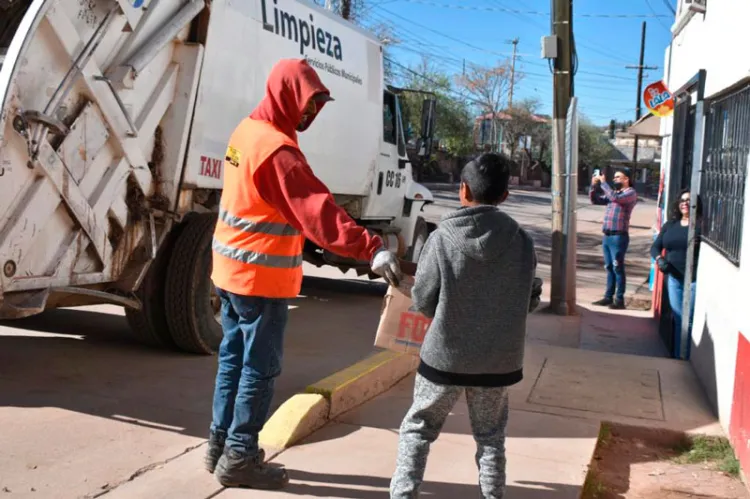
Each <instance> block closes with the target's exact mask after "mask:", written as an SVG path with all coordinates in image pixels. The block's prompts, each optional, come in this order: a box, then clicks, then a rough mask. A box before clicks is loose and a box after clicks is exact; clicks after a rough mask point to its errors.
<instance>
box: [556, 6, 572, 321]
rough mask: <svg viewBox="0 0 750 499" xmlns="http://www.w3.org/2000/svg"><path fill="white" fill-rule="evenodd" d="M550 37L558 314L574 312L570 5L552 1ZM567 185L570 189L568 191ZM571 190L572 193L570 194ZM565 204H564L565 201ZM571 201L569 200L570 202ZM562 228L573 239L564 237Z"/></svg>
mask: <svg viewBox="0 0 750 499" xmlns="http://www.w3.org/2000/svg"><path fill="white" fill-rule="evenodd" d="M552 7H553V8H552V34H553V35H555V36H556V37H557V57H556V58H555V66H554V69H555V72H554V78H553V96H554V103H553V127H552V143H553V146H552V147H553V151H552V283H551V288H550V309H551V310H552V311H553V312H555V313H557V314H559V315H570V314H573V313H575V309H576V306H575V303H576V298H575V294H576V293H575V291H576V289H575V287H576V239H575V233H576V228H575V217H574V216H572V215H571V217H570V221H571V224H568V226H567V227H564V224H565V222H564V221H565V215H566V214H565V212H564V208H565V206H568V207H569V209H570V210H573V211H574V210H575V205H576V201H577V197H578V196H577V189H576V186H577V183H572V182H570V183H569V182H567V179H566V177H565V160H566V150H565V128H566V121H567V114H568V108H569V107H570V101H571V98H572V96H573V46H572V40H573V25H572V18H573V2H572V0H552ZM568 186H571V187H572V189H568ZM571 190H572V192H570V191H571ZM566 198H567V199H568V202H567V203H566V202H565V199H566ZM571 200H572V201H571ZM564 229H567V231H568V234H570V235H573V237H565V234H564V232H563V231H564Z"/></svg>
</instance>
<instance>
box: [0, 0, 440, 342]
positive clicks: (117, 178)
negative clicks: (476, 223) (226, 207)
mask: <svg viewBox="0 0 750 499" xmlns="http://www.w3.org/2000/svg"><path fill="white" fill-rule="evenodd" d="M294 57H296V58H305V59H307V60H308V62H309V63H310V64H311V65H312V66H313V67H315V68H316V69H317V71H318V73H319V74H320V76H321V79H322V80H323V82H324V84H325V85H326V86H327V87H328V88H329V89H330V91H331V94H332V96H333V97H334V98H335V99H336V101H335V102H333V103H331V104H329V105H328V106H326V108H325V110H324V111H323V112H322V113H321V115H320V116H319V117H318V118H317V120H316V122H315V124H314V126H313V127H311V129H310V130H309V131H307V132H305V133H304V134H301V135H300V139H299V140H300V146H301V149H302V151H303V152H304V154H305V155H306V157H307V158H308V160H309V163H310V165H311V166H312V168H313V170H314V171H315V173H316V174H317V175H318V176H319V177H320V178H321V179H322V180H323V182H325V183H326V185H327V186H328V187H329V188H330V190H331V192H332V193H333V194H334V197H335V199H336V201H337V203H338V204H339V205H340V206H342V207H344V208H345V209H346V210H347V212H348V213H349V214H350V215H351V216H352V217H353V218H354V219H356V220H357V221H358V222H359V223H361V224H362V225H364V226H366V227H368V228H369V229H370V230H371V231H373V232H376V233H379V234H380V235H381V236H382V237H383V239H384V240H385V242H386V245H387V247H388V248H390V249H392V250H393V251H395V252H397V253H398V254H399V255H400V256H403V257H406V258H409V259H411V260H412V261H416V259H417V258H418V257H419V253H420V251H421V248H422V245H423V244H424V242H425V240H426V238H427V235H428V232H429V230H430V229H431V227H430V225H429V224H428V223H427V222H426V221H425V220H424V219H423V218H422V217H420V212H421V209H422V208H423V206H424V205H425V204H426V203H429V202H431V201H432V195H431V194H430V192H429V191H428V190H427V189H426V188H424V187H423V186H421V185H419V184H418V183H416V182H415V181H414V180H413V176H412V165H411V164H410V162H409V159H408V157H407V155H406V141H405V137H404V126H403V122H402V116H401V108H400V105H399V102H400V100H399V92H398V91H397V90H395V89H393V88H390V87H388V86H386V85H385V83H384V78H383V47H382V45H381V44H380V42H379V41H378V40H377V39H376V38H374V37H373V36H372V35H370V34H368V33H367V32H365V31H363V30H361V29H359V28H358V27H356V26H354V25H352V24H350V23H348V22H347V21H344V20H343V19H341V18H339V17H337V16H335V15H333V14H332V13H330V12H328V11H326V10H324V9H322V8H319V7H317V6H316V5H314V4H312V3H308V2H306V1H303V0H244V1H232V0H213V1H210V2H208V1H205V0H33V1H29V0H0V104H1V105H2V107H1V108H0V266H2V272H0V318H2V319H14V318H21V317H27V316H30V315H33V314H37V313H40V312H42V311H43V310H45V309H47V308H54V307H71V306H81V305H90V304H100V303H113V304H118V305H122V306H124V307H125V308H126V316H127V319H128V321H129V323H130V325H131V327H132V330H133V333H134V334H135V335H137V336H138V337H139V338H140V339H142V340H143V341H146V342H149V343H152V344H156V345H164V346H172V347H176V348H178V349H181V350H184V351H188V352H195V353H202V354H208V353H212V352H214V351H216V349H217V348H218V345H219V342H220V340H221V336H222V334H221V327H220V324H219V320H218V318H219V303H218V299H217V297H216V295H215V291H214V288H213V286H212V284H211V281H210V269H211V239H212V234H213V228H214V225H215V222H216V216H217V215H216V214H217V211H218V202H219V198H220V195H221V188H222V176H223V168H224V157H225V152H226V144H227V141H228V139H229V136H230V135H231V133H232V131H233V130H234V128H235V126H236V125H237V124H238V123H239V122H240V121H241V120H242V119H243V118H244V117H245V116H246V115H248V114H249V113H250V112H251V111H252V110H253V108H254V107H255V106H256V105H257V104H258V102H260V100H261V98H262V97H263V95H264V87H265V81H266V77H267V75H268V73H269V71H270V69H271V67H272V66H273V65H274V64H275V63H276V62H277V61H278V60H279V59H282V58H294ZM423 110H424V112H423V123H424V126H423V130H422V137H421V140H422V143H424V144H431V135H432V129H433V128H434V101H433V102H430V101H429V99H428V101H426V102H425V106H424V107H423ZM428 149H429V148H428ZM422 150H423V151H424V150H425V148H424V147H423V148H422ZM305 260H306V261H308V262H310V263H312V264H314V265H318V266H321V265H333V266H336V267H339V268H341V269H342V270H344V271H347V270H350V269H355V270H357V271H358V272H359V273H360V274H363V273H365V272H367V270H368V267H367V262H356V261H350V260H346V259H344V258H341V257H339V256H336V255H334V254H331V253H329V252H327V251H324V250H322V249H321V248H318V247H316V246H314V245H313V244H312V243H310V242H309V241H308V242H307V243H306V245H305Z"/></svg>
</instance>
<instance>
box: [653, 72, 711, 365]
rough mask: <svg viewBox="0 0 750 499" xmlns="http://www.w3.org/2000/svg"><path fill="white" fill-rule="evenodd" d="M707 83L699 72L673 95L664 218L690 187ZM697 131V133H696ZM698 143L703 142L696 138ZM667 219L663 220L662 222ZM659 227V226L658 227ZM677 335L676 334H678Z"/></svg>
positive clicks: (665, 310) (662, 296)
mask: <svg viewBox="0 0 750 499" xmlns="http://www.w3.org/2000/svg"><path fill="white" fill-rule="evenodd" d="M705 81H706V72H705V71H704V70H701V71H699V72H698V73H697V74H696V75H695V76H694V77H693V78H692V79H691V80H690V81H688V82H687V83H686V84H685V85H684V86H683V87H682V88H680V89H679V90H677V91H676V92H674V95H675V110H674V115H673V128H672V155H671V162H670V165H669V177H668V184H667V185H665V186H664V188H663V189H664V190H665V191H666V194H667V195H666V200H665V199H664V196H661V197H660V199H661V200H662V205H661V206H659V210H662V209H664V208H666V209H665V212H666V217H669V205H671V203H672V201H673V200H674V199H675V198H676V197H677V196H678V195H679V193H680V191H681V190H682V189H687V188H689V187H690V181H691V177H692V174H693V154H694V150H695V144H696V114H697V113H696V104H697V103H700V102H702V101H703V91H704V87H705ZM699 132H700V130H699ZM697 140H699V141H700V140H702V137H698V138H697ZM666 221H667V219H665V220H663V222H662V223H665V222H666ZM659 228H661V227H659ZM656 275H657V278H656V280H655V283H654V288H655V293H654V297H655V299H654V302H653V306H654V311H655V316H656V317H657V319H658V321H659V336H661V339H662V341H663V342H664V346H665V347H666V348H667V351H668V352H670V353H673V350H674V344H675V341H674V338H675V336H674V335H675V331H674V328H673V323H672V308H671V306H670V303H669V294H668V293H667V282H666V279H664V276H663V275H662V274H661V273H660V272H657V273H656ZM678 334H679V333H678Z"/></svg>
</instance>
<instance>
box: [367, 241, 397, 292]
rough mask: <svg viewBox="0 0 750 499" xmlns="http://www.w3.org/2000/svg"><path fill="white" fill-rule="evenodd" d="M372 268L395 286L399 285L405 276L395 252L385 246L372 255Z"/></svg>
mask: <svg viewBox="0 0 750 499" xmlns="http://www.w3.org/2000/svg"><path fill="white" fill-rule="evenodd" d="M370 269H371V270H372V272H373V273H374V274H376V275H379V276H380V277H382V278H384V279H385V280H386V281H387V282H388V284H390V285H391V286H393V287H394V288H396V287H398V285H399V283H400V282H401V278H402V277H403V272H401V266H400V265H399V263H398V258H397V257H396V255H395V254H393V253H392V252H390V251H388V250H387V249H385V248H381V249H379V250H378V251H377V253H375V256H373V257H372V263H371V264H370Z"/></svg>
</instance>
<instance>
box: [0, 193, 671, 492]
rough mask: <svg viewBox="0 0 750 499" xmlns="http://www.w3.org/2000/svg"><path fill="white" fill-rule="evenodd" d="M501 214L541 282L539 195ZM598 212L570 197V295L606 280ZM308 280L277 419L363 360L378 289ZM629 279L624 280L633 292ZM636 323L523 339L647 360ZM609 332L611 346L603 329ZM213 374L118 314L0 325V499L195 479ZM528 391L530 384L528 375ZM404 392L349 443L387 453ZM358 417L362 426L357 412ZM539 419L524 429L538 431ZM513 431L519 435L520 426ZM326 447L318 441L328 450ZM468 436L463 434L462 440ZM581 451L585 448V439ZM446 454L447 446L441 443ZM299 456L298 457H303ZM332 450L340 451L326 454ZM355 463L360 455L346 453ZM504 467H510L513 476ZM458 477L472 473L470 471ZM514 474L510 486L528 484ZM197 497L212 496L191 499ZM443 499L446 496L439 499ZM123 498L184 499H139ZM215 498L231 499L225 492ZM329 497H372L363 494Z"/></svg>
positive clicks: (517, 196) (520, 197)
mask: <svg viewBox="0 0 750 499" xmlns="http://www.w3.org/2000/svg"><path fill="white" fill-rule="evenodd" d="M437 194H438V196H439V197H438V203H436V205H434V206H431V207H429V209H428V210H427V213H428V216H429V217H431V218H435V217H439V216H440V215H441V214H442V213H445V212H446V211H448V210H451V209H453V208H455V207H456V206H457V202H456V199H455V195H454V194H452V193H450V192H438V193H437ZM504 209H505V210H506V211H508V213H510V214H511V215H513V216H514V217H516V218H517V219H518V220H519V221H520V222H521V223H522V224H523V225H524V227H526V228H527V229H528V230H529V231H530V232H531V233H532V234H533V236H534V238H535V240H536V241H537V244H538V251H539V254H540V258H541V261H542V266H541V268H540V275H542V276H544V277H545V279H548V277H547V274H546V273H547V272H548V270H547V269H548V261H549V259H548V255H549V248H548V246H549V231H548V227H549V219H550V213H549V211H550V209H549V194H548V193H543V192H528V191H514V192H513V193H512V195H511V197H510V199H509V201H508V202H507V204H506V205H505V206H504ZM602 213H603V210H602V209H601V208H596V207H590V206H589V205H588V202H587V199H586V198H580V200H579V211H578V215H579V220H580V222H579V245H580V253H579V254H580V257H579V262H580V265H581V272H580V273H579V286H580V289H586V288H587V287H588V288H592V287H593V288H596V289H598V288H600V287H601V285H602V282H603V281H602V275H603V274H602V271H601V261H600V260H599V258H600V257H599V252H598V249H597V244H598V234H597V229H598V223H599V221H600V219H601V216H602ZM652 214H653V206H652V204H651V203H647V202H646V203H642V204H639V206H638V208H637V209H636V214H635V216H634V232H635V236H634V244H633V250H631V255H633V256H632V258H631V259H630V260H631V261H632V262H640V261H642V255H641V256H639V255H638V253H640V252H642V251H641V250H643V248H644V247H647V245H646V240H647V239H649V238H650V236H649V234H650V233H649V230H648V226H649V225H650V223H649V222H648V221H650V220H651V218H652ZM637 265H638V264H637V263H636V265H634V267H635V268H636V269H638V268H639V267H637ZM638 272H640V271H638ZM306 273H307V275H308V276H318V278H317V279H316V278H313V279H308V280H307V282H306V285H305V288H304V290H303V295H302V296H301V297H300V298H299V299H297V300H295V301H294V303H293V304H292V310H291V312H290V325H289V328H288V337H287V339H286V345H285V348H286V359H285V371H284V373H283V375H282V377H281V378H280V380H279V382H278V384H277V390H278V391H277V396H276V399H275V401H274V407H277V406H278V405H280V404H281V403H282V402H283V401H284V400H286V398H288V397H289V396H291V395H292V394H294V393H296V392H298V391H300V390H302V389H303V388H304V387H305V386H306V385H308V384H309V383H311V382H314V381H316V380H318V379H321V378H323V377H325V376H327V375H329V374H331V373H333V372H335V371H337V370H339V369H341V368H344V367H346V366H348V365H351V364H352V363H354V362H356V361H357V360H360V359H362V358H364V357H365V356H367V355H368V354H369V353H370V352H371V351H372V342H373V336H374V331H375V328H376V325H377V320H378V315H379V312H380V306H381V298H380V297H381V296H382V292H383V286H382V285H381V284H378V283H365V282H361V281H362V279H354V280H355V281H357V282H351V281H350V278H351V277H353V276H341V274H340V273H339V272H338V271H336V270H332V269H312V268H307V267H306ZM637 275H638V279H640V280H642V278H643V277H645V275H646V274H645V272H640V273H639V274H637ZM342 277H343V278H342ZM330 278H333V279H330ZM638 279H632V281H631V282H634V283H637V281H638ZM641 315H642V319H640V320H642V321H644V322H643V323H642V324H643V325H642V326H632V327H629V334H632V333H633V332H634V331H635V334H639V335H640V336H641V337H642V338H643V341H640V340H639V341H640V342H636V343H633V342H632V341H630V340H628V342H626V343H623V342H618V341H614V340H613V342H611V343H612V344H605V343H606V342H604V343H603V342H602V337H601V336H600V335H599V333H598V332H597V331H599V332H600V331H601V327H602V325H604V326H603V327H604V328H605V329H607V324H609V325H611V324H612V316H611V315H609V314H606V313H597V312H591V311H587V312H585V314H584V315H583V316H581V317H577V318H563V319H560V318H553V317H551V316H545V315H539V314H535V316H533V318H532V321H531V323H530V326H529V335H530V341H532V342H534V343H537V344H539V345H541V346H544V345H546V346H547V347H550V346H570V347H573V348H583V349H593V350H597V349H598V350H610V351H621V350H623V349H624V350H628V349H631V350H634V351H633V352H632V353H644V352H646V353H648V354H653V351H654V350H655V349H658V344H657V345H656V346H654V345H653V342H654V332H653V328H652V327H650V326H649V324H650V322H649V321H648V319H647V317H646V316H647V314H643V313H642V314H641ZM597 321H598V323H597ZM630 324H631V325H632V324H636V323H632V322H631V323H630ZM639 327H640V328H641V332H640V333H639V332H638V328H639ZM587 328H588V329H587ZM587 331H588V332H587ZM607 334H608V336H609V337H612V336H613V333H612V331H611V327H610V328H609V329H608V333H607ZM605 336H606V335H605ZM614 336H615V337H616V338H617V337H618V336H619V337H624V335H617V334H616V335H614ZM592 345H593V348H592ZM633 345H635V346H633ZM643 345H646V346H643ZM656 355H658V353H656ZM534 358H535V359H537V360H534V361H533V362H534V363H535V364H534V365H537V366H538V367H536V368H535V369H541V366H542V364H540V363H539V362H543V361H542V360H539V359H540V358H538V357H534ZM215 362H216V361H215V358H212V357H195V356H188V355H182V354H176V353H168V352H164V351H157V350H152V349H148V348H145V347H142V346H140V345H138V344H137V343H135V342H134V341H133V340H132V339H131V338H130V337H129V333H128V330H127V326H126V324H125V321H124V317H123V314H122V310H121V309H120V308H118V307H112V306H98V307H86V308H83V309H77V310H58V311H52V312H49V313H46V314H44V315H42V316H39V317H34V318H30V319H26V320H22V321H16V322H7V323H3V324H2V325H0V366H2V368H0V440H1V441H2V448H3V452H2V454H0V491H2V492H4V494H0V497H14V498H15V497H19V498H21V497H36V498H39V497H41V498H45V499H48V498H49V499H51V498H58V497H59V498H77V497H87V498H90V497H97V496H99V495H102V494H105V493H107V494H108V495H109V494H113V493H114V492H115V491H117V490H121V491H122V493H124V492H126V491H127V490H128V489H127V488H122V487H123V485H124V484H129V483H131V482H132V483H133V484H134V485H132V486H135V483H136V482H138V483H143V482H141V480H143V479H144V478H145V477H148V476H150V473H152V470H154V469H161V468H162V466H164V465H169V463H172V462H173V461H174V462H175V463H178V462H179V463H183V466H184V463H185V462H188V463H192V464H190V465H189V466H188V467H189V468H190V469H182V470H181V473H183V474H185V473H187V474H190V473H192V472H193V471H195V468H196V467H197V466H198V464H197V462H198V461H199V459H198V457H196V456H197V455H199V454H200V453H201V452H202V449H199V448H198V449H196V447H198V446H200V445H201V444H202V443H203V442H204V438H205V435H206V430H207V426H208V423H209V420H210V400H211V394H212V389H213V386H212V385H213V377H214V372H215ZM529 379H530V380H533V377H531V376H530V377H529ZM404 390H405V391H401V392H396V393H401V394H402V396H401V399H402V402H401V403H400V405H396V406H393V407H390V406H387V405H386V406H385V407H384V406H382V404H383V402H378V403H379V404H381V405H380V406H379V407H380V408H379V409H378V411H381V412H383V411H385V413H391V414H392V416H391V417H390V419H389V421H390V422H389V423H388V426H387V430H386V434H387V437H386V436H385V435H383V434H381V432H382V431H383V430H382V429H381V430H368V431H367V432H364V433H361V432H360V433H358V434H359V435H363V436H365V440H366V441H377V440H381V439H383V438H387V439H389V440H388V441H391V443H392V441H393V438H394V436H393V431H394V428H395V426H394V425H396V424H397V420H398V419H399V418H400V416H399V414H401V413H402V412H403V410H404V409H405V406H403V400H406V399H408V387H406V388H405V389H404ZM394 400H395V399H394ZM358 414H363V417H366V416H367V414H366V413H363V412H362V411H361V410H360V412H358ZM543 419H544V418H542V419H541V420H540V421H538V422H537V423H535V424H540V425H547V424H549V423H548V422H545V421H544V420H543ZM553 419H554V418H553ZM350 423H351V421H350ZM363 424H364V423H363ZM368 424H369V423H368ZM373 424H375V423H373ZM378 424H380V423H378ZM462 424H464V423H462ZM514 424H521V425H522V426H523V423H522V422H517V423H514ZM566 424H567V423H566ZM375 426H378V425H377V424H376V425H375ZM519 428H520V427H519ZM576 428H578V429H576ZM592 428H593V427H592V426H591V425H590V424H589V423H585V424H583V426H582V427H580V428H579V427H575V425H574V428H572V429H571V430H569V431H571V432H574V433H575V432H579V433H580V432H584V433H585V434H586V436H587V438H592V437H591V433H592V431H593V432H594V433H595V430H592ZM339 430H340V428H339V429H336V428H330V429H328V430H325V431H327V432H328V433H331V432H333V434H335V433H336V432H337V431H339ZM528 431H529V430H523V429H522V428H520V429H519V432H520V433H518V434H517V436H518V440H517V441H514V442H515V443H513V444H512V445H511V448H512V449H516V451H514V452H520V453H523V449H524V448H525V446H526V445H527V444H526V443H524V440H523V438H524V437H523V435H524V432H526V433H528ZM565 431H568V430H565ZM368 432H369V433H368ZM333 434H332V435H333ZM322 435H323V434H322ZM332 435H329V436H328V437H325V436H324V435H323V436H321V437H320V438H324V439H325V438H333V436H332ZM368 435H369V436H368ZM465 437H466V435H465V434H464V438H463V440H461V441H462V442H463V441H464V440H465ZM561 438H563V437H561ZM565 438H569V437H567V436H566V437H564V438H563V439H562V440H560V441H559V442H558V443H557V444H556V445H560V446H562V447H567V446H568V445H569V443H570V442H568V443H566V440H565ZM343 442H344V443H345V442H346V440H344V441H343ZM587 442H588V443H586V445H589V444H590V441H589V440H587ZM357 445H359V443H358V444H357ZM367 445H370V444H367ZM446 445H448V447H450V444H446ZM305 448H308V447H302V448H301V449H305ZM193 449H195V450H193ZM336 449H339V450H336ZM191 451H192V452H191ZM295 452H297V451H295ZM316 452H318V451H316ZM330 452H338V453H339V454H340V453H341V451H340V448H338V447H335V446H334V448H332V449H331V450H330ZM378 452H381V451H378ZM382 452H383V454H382V455H377V459H386V457H387V456H390V454H391V453H392V449H390V448H387V449H384V450H382ZM462 452H463V451H462ZM356 455H359V454H352V456H356ZM583 455H584V456H585V452H584V453H583ZM290 456H293V457H294V456H298V457H294V459H296V460H295V461H292V463H294V466H295V467H296V468H297V469H300V468H304V463H305V462H308V461H309V462H312V461H314V460H315V458H314V457H313V455H312V454H309V453H307V454H302V455H299V454H290ZM353 458H354V457H353ZM579 458H580V456H579ZM579 458H576V459H579ZM580 459H583V458H580ZM580 459H579V460H580ZM576 463H577V464H576V466H577V468H575V470H579V468H580V467H581V462H578V461H576ZM383 466H384V468H383V470H381V471H379V472H378V473H381V474H382V475H383V476H382V477H381V478H379V479H378V480H377V481H376V482H372V483H371V485H373V484H374V486H375V490H381V492H380V494H382V487H383V485H384V483H385V481H384V480H386V475H387V468H388V466H390V464H388V463H386V462H384V464H383ZM462 466H463V465H462ZM510 466H511V469H515V468H514V467H517V466H518V464H511V465H510ZM191 467H192V468H191ZM466 467H467V469H469V468H471V463H470V461H468V464H466ZM440 469H441V468H439V467H438V468H435V469H433V470H432V471H431V472H430V473H432V475H431V476H433V477H436V476H437V475H440V474H442V472H441V471H440ZM328 472H332V471H331V470H328ZM577 472H578V471H576V473H577ZM519 473H520V472H519ZM523 473H525V472H523ZM523 473H521V475H518V476H526V475H524V474H523ZM298 476H299V475H298ZM302 476H305V477H306V478H307V480H308V481H309V482H315V481H318V482H328V481H330V480H333V478H331V477H326V475H325V474H318V475H313V474H308V475H302ZM576 476H577V475H576ZM337 479H339V480H343V481H349V482H357V481H358V477H356V476H353V477H352V476H350V477H339V478H337ZM540 479H541V478H540V477H537V476H534V475H533V474H530V475H528V477H527V478H523V479H521V481H524V480H526V481H528V483H529V485H528V487H532V484H533V482H534V481H535V480H536V481H538V480H540ZM572 483H573V482H572ZM201 484H202V485H201ZM541 486H542V485H539V487H541ZM189 487H190V490H191V492H193V494H192V495H191V497H208V496H209V495H210V494H211V493H213V492H214V491H215V483H214V482H213V481H212V480H211V479H210V477H207V476H203V475H200V478H199V482H196V483H192V484H190V483H189ZM201 487H206V488H207V489H210V488H211V487H214V489H213V490H206V494H205V495H201V494H202V493H203V492H202V490H203V489H201ZM467 487H469V486H468V485H462V486H458V485H456V486H455V487H454V488H450V487H449V488H447V489H445V490H443V492H441V494H443V495H441V496H440V497H459V496H460V495H465V494H466V493H469V494H470V491H471V490H472V489H471V487H469V488H467ZM561 487H562V489H560V491H561V492H564V494H563V495H560V496H557V495H552V494H550V495H548V496H544V495H540V496H534V497H574V492H575V490H577V489H572V488H570V487H569V486H566V487H563V486H562V485H561ZM355 488H356V487H355ZM437 488H440V487H438V486H437V485H434V486H432V487H431V490H437ZM532 488H533V487H532ZM110 491H113V492H110ZM311 491H312V492H311ZM449 491H452V492H450V493H448V492H449ZM302 492H303V493H304V494H309V495H317V496H324V497H331V495H329V492H330V491H329V488H323V489H321V490H319V491H317V492H315V489H310V488H309V487H308V488H304V489H303V490H302ZM373 493H374V492H373ZM446 493H447V494H448V495H444V494H446ZM331 494H332V493H331ZM129 497H186V496H184V495H171V494H169V493H167V494H166V495H163V496H159V495H158V494H154V495H150V494H147V495H141V494H140V493H138V494H135V495H130V496H129ZM221 497H227V498H229V497H235V495H233V493H226V494H222V495H221ZM237 497H260V496H253V495H250V496H248V495H241V496H237ZM264 497H265V496H264ZM340 497H365V498H369V497H381V495H367V494H364V493H363V494H362V495H356V494H355V495H347V494H343V495H340Z"/></svg>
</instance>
